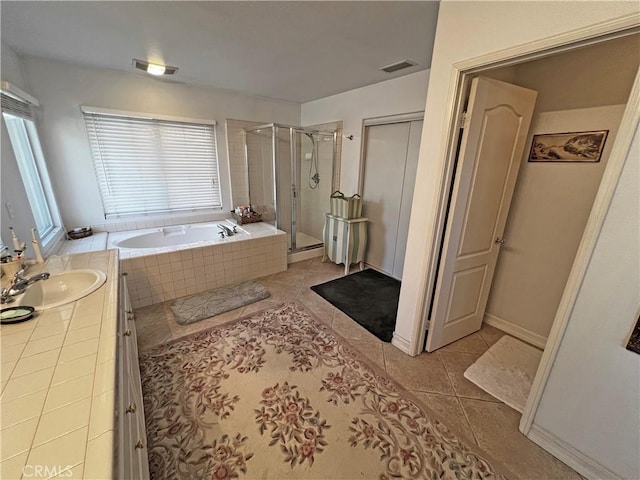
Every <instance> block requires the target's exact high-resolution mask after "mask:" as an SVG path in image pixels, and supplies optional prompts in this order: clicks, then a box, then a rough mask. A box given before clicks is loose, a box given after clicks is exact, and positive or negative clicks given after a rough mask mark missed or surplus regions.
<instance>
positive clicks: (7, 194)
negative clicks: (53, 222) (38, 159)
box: [0, 44, 36, 255]
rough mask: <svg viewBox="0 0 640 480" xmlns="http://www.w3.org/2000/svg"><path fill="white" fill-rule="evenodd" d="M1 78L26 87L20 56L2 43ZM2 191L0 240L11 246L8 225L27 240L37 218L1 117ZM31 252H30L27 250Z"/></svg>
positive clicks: (29, 238)
mask: <svg viewBox="0 0 640 480" xmlns="http://www.w3.org/2000/svg"><path fill="white" fill-rule="evenodd" d="M1 54H2V57H1V58H2V70H1V75H2V80H4V81H7V82H9V83H11V84H13V85H15V86H16V87H18V88H20V89H22V90H26V87H25V82H24V77H23V75H22V67H21V65H20V60H19V59H18V56H17V55H16V53H15V52H14V51H13V50H11V49H10V48H9V47H8V46H6V45H4V44H2V52H1ZM28 93H30V92H28ZM1 128H2V138H1V142H2V144H1V148H2V152H1V154H2V165H1V172H2V175H1V177H2V180H1V182H2V185H1V188H2V191H1V192H0V195H1V202H2V205H1V206H0V210H1V212H2V213H1V216H0V219H1V221H2V240H3V242H4V244H5V245H7V246H8V247H9V248H10V250H13V246H12V243H11V235H10V233H9V227H14V229H15V232H16V234H17V235H18V237H19V238H20V240H22V241H24V242H27V243H28V242H29V240H31V229H32V228H33V227H34V226H35V224H36V222H35V220H34V218H33V214H32V213H31V208H30V207H29V199H28V198H27V192H26V191H25V189H24V184H23V183H22V178H21V177H20V170H18V163H17V161H16V157H15V155H14V153H13V148H12V147H11V140H10V139H9V133H8V132H7V127H6V125H5V123H4V120H2V127H1ZM7 202H11V203H12V204H13V206H14V208H15V210H16V213H17V214H16V216H15V217H14V218H10V216H9V211H8V210H7V206H6V204H7ZM27 253H28V254H29V255H30V252H27Z"/></svg>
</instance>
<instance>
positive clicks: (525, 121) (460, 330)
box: [426, 77, 537, 352]
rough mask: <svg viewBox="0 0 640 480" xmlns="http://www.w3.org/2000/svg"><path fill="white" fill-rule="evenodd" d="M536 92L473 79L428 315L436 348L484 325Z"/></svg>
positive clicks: (430, 346)
mask: <svg viewBox="0 0 640 480" xmlns="http://www.w3.org/2000/svg"><path fill="white" fill-rule="evenodd" d="M536 97H537V92H535V91H533V90H529V89H526V88H522V87H518V86H516V85H511V84H508V83H504V82H499V81H497V80H492V79H488V78H482V77H480V78H475V79H474V80H473V82H472V84H471V92H470V97H469V106H468V111H467V121H466V125H465V129H464V132H463V134H462V140H461V144H460V149H459V153H458V161H457V167H456V178H455V180H454V185H453V190H452V194H451V206H450V210H449V217H448V219H447V226H446V230H445V237H444V242H443V247H442V253H441V257H440V269H439V272H438V279H437V283H436V291H435V295H434V303H433V308H432V312H431V317H430V319H429V333H428V337H427V345H426V349H427V350H428V351H430V352H431V351H433V350H435V349H437V348H440V347H442V346H444V345H447V344H448V343H451V342H453V341H455V340H458V339H459V338H462V337H464V336H466V335H469V334H471V333H473V332H475V331H477V330H479V329H480V326H481V325H482V319H483V317H484V311H485V307H486V304H487V299H488V296H489V290H490V288H491V281H492V279H493V273H494V270H495V266H496V261H497V259H498V254H499V252H500V246H501V245H502V243H504V241H505V240H504V239H503V238H502V235H503V232H504V226H505V223H506V220H507V215H508V213H509V207H510V204H511V197H512V195H513V190H514V188H515V183H516V179H517V176H518V169H519V167H520V161H521V160H522V154H523V151H524V147H525V141H526V138H527V133H528V130H529V125H530V123H531V117H532V115H533V108H534V106H535V101H536ZM506 240H507V241H508V239H506Z"/></svg>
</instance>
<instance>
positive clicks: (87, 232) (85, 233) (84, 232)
mask: <svg viewBox="0 0 640 480" xmlns="http://www.w3.org/2000/svg"><path fill="white" fill-rule="evenodd" d="M91 235H93V230H92V229H91V227H78V228H73V229H71V230H68V231H67V236H68V237H69V238H70V239H71V240H77V239H79V238H84V237H90V236H91Z"/></svg>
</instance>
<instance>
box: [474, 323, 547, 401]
mask: <svg viewBox="0 0 640 480" xmlns="http://www.w3.org/2000/svg"><path fill="white" fill-rule="evenodd" d="M541 358H542V350H538V349H537V348H535V347H532V346H531V345H527V344H526V343H524V342H521V341H520V340H516V339H515V338H513V337H509V336H508V335H505V336H504V337H502V338H501V339H500V340H498V341H497V342H496V343H495V344H494V345H493V346H492V347H491V348H489V350H487V351H486V352H484V354H483V355H482V356H481V357H480V358H478V360H476V361H475V363H473V364H472V365H471V366H470V367H469V368H467V370H466V372H464V376H465V378H466V379H467V380H470V381H472V382H473V383H475V384H476V385H477V386H479V387H480V388H481V389H483V390H484V391H485V392H487V393H488V394H489V395H493V396H494V397H496V398H497V399H499V400H501V401H502V402H504V403H506V404H507V405H509V406H510V407H512V408H515V409H516V410H517V411H519V412H520V413H522V412H523V411H524V406H525V404H526V403H527V397H528V396H529V391H530V390H531V385H532V383H533V378H534V377H535V375H536V371H537V370H538V364H539V363H540V359H541Z"/></svg>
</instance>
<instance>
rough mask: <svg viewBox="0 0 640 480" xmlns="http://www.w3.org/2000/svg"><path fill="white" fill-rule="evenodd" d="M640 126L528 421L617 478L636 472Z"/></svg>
mask: <svg viewBox="0 0 640 480" xmlns="http://www.w3.org/2000/svg"><path fill="white" fill-rule="evenodd" d="M639 166H640V129H638V128H637V129H636V134H635V139H634V143H633V145H632V147H631V149H630V154H629V156H628V157H627V161H626V164H625V167H624V170H623V172H622V177H621V179H620V182H619V183H618V186H617V189H616V192H615V194H614V197H613V200H612V203H611V206H610V208H609V211H608V213H607V218H606V220H605V223H604V226H603V228H602V231H601V232H600V236H599V237H598V241H597V243H596V247H595V250H594V252H593V257H592V258H591V262H590V264H589V267H588V270H587V273H586V275H585V278H584V280H583V282H582V286H581V288H580V293H579V295H578V299H577V301H576V304H575V307H574V309H573V312H572V314H571V318H570V320H569V325H568V327H567V330H566V332H565V334H564V337H563V338H562V343H561V345H560V349H559V351H558V355H557V357H556V360H555V362H554V364H553V369H552V370H551V375H550V376H549V381H548V383H547V386H546V388H545V391H544V395H543V397H542V401H541V403H540V407H539V409H538V411H537V413H536V416H535V419H534V425H535V426H538V427H541V428H543V429H545V430H546V431H547V432H550V433H552V434H553V435H555V436H556V437H558V438H561V439H562V440H563V441H565V442H566V443H568V444H569V445H571V446H573V447H574V448H576V449H577V450H579V451H580V452H581V453H583V454H585V455H587V456H589V457H591V458H593V459H596V460H597V461H598V462H599V463H600V464H602V465H604V466H605V467H607V468H608V469H609V470H611V471H612V472H614V473H615V474H616V475H617V476H618V477H619V478H628V479H633V478H640V461H639V458H640V457H639V456H638V452H640V355H638V354H636V353H633V352H630V351H628V350H625V348H624V347H625V345H626V343H627V341H628V339H629V335H630V333H631V330H632V329H633V326H634V325H635V322H636V318H637V317H636V315H637V313H638V305H640V268H639V266H640V215H639V214H638V206H639V205H640V168H639Z"/></svg>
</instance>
